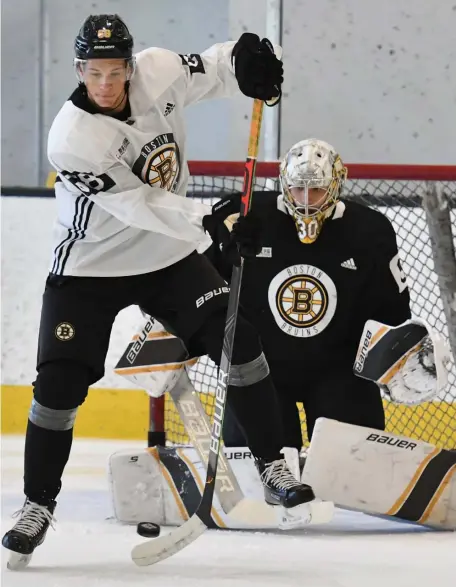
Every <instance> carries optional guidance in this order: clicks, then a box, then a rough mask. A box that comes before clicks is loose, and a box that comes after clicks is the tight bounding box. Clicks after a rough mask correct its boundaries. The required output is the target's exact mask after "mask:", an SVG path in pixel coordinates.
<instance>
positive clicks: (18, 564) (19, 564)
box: [6, 550, 32, 571]
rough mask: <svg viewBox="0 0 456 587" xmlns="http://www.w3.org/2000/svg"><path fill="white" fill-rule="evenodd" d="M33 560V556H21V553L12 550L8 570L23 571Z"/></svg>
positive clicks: (7, 565) (7, 564)
mask: <svg viewBox="0 0 456 587" xmlns="http://www.w3.org/2000/svg"><path fill="white" fill-rule="evenodd" d="M31 560H32V555H31V554H21V553H20V552H13V551H11V550H10V555H9V559H8V562H7V563H6V568H7V569H9V570H10V571H22V570H23V569H25V567H27V566H28V564H29V562H30V561H31Z"/></svg>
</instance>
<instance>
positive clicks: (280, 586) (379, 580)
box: [0, 437, 456, 587]
mask: <svg viewBox="0 0 456 587" xmlns="http://www.w3.org/2000/svg"><path fill="white" fill-rule="evenodd" d="M135 446H136V447H139V446H141V443H129V444H128V446H127V445H125V444H123V443H121V442H119V441H110V442H106V441H93V440H91V441H83V440H77V441H76V442H75V443H74V450H73V454H72V457H71V458H70V462H69V464H68V467H67V470H66V473H65V476H64V483H63V490H62V493H61V495H60V497H59V503H58V507H57V510H56V517H57V520H58V522H57V527H56V531H52V530H50V531H49V533H48V537H47V539H46V542H45V543H44V544H43V545H42V546H41V547H39V548H38V549H37V551H36V553H35V555H34V558H33V560H32V564H31V566H30V567H29V568H28V570H27V571H26V572H22V573H12V572H10V571H7V570H5V551H4V550H3V551H2V571H1V581H0V583H1V585H2V586H4V587H29V586H30V587H62V586H65V587H120V586H121V585H122V586H123V585H128V586H131V587H137V586H138V587H139V586H144V587H180V586H182V587H184V586H185V587H257V586H259V585H261V586H264V587H366V586H369V587H422V586H423V587H425V586H429V585H436V586H437V585H438V587H454V568H455V567H454V553H455V552H456V533H454V532H434V531H430V530H427V529H424V528H419V527H417V526H411V525H406V524H401V523H396V522H389V521H386V520H381V519H377V518H371V517H368V516H364V515H362V514H355V513H351V512H342V511H338V512H337V515H336V517H335V519H334V521H333V522H331V524H328V525H327V526H326V527H324V528H319V529H315V528H308V529H306V531H305V532H302V531H301V532H298V531H294V532H291V533H286V534H285V533H283V532H280V531H275V532H269V533H265V532H232V531H208V532H206V533H205V534H204V535H203V536H202V537H201V538H200V539H198V540H197V541H196V542H195V543H194V544H193V545H191V546H189V547H188V548H187V549H185V550H184V551H182V552H181V553H179V554H178V555H176V556H175V557H172V558H171V559H168V560H167V561H164V562H162V563H159V564H157V565H155V566H153V567H144V568H138V567H136V566H135V565H134V564H133V563H132V562H131V560H130V558H129V555H130V549H131V547H132V546H133V545H135V544H137V543H138V542H139V541H141V540H142V539H141V538H140V537H139V536H137V535H136V532H135V528H134V527H133V526H123V525H118V524H116V523H115V522H114V521H113V520H112V519H110V516H111V515H112V513H111V508H110V504H109V496H108V490H107V481H106V465H107V459H108V456H109V455H110V454H111V453H112V452H114V451H116V450H120V449H123V448H128V447H131V448H134V447H135ZM1 450H2V454H1V456H2V464H1V467H2V470H1V472H2V528H1V531H2V533H3V532H5V531H6V530H8V529H9V528H10V526H11V519H10V517H9V516H10V514H11V513H12V512H13V511H14V510H17V509H18V508H19V507H20V506H21V503H22V496H21V486H22V451H23V439H19V438H17V437H6V438H5V437H3V438H2V449H1ZM163 531H166V529H164V530H163Z"/></svg>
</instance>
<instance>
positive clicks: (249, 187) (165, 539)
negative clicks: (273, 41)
mask: <svg viewBox="0 0 456 587" xmlns="http://www.w3.org/2000/svg"><path fill="white" fill-rule="evenodd" d="M263 107H264V102H263V101H262V100H257V99H256V100H254V102H253V111H252V119H251V125H250V136H249V146H248V153H247V159H246V162H245V167H244V185H243V192H242V196H241V210H240V214H241V216H245V215H246V214H247V212H248V211H249V209H250V204H251V200H252V192H253V182H254V178H255V167H256V160H257V157H258V144H259V138H260V131H261V122H262V118H263ZM242 271H243V259H242V257H241V264H240V266H239V267H233V274H232V278H231V286H230V295H229V299H228V309H227V314H226V323H225V333H224V336H223V348H222V355H221V361H220V367H219V373H218V380H217V390H216V396H215V410H214V421H213V424H212V433H211V444H210V448H209V458H208V462H207V474H206V483H205V486H204V491H203V496H202V498H201V502H200V504H199V506H198V509H197V510H196V512H195V513H194V514H193V516H192V517H191V518H190V519H189V520H187V522H184V524H182V526H179V528H177V529H176V530H173V531H171V532H170V533H169V534H167V535H165V536H159V537H158V538H155V539H152V540H148V541H147V542H143V543H142V544H138V545H137V546H135V547H134V548H133V550H132V552H131V557H132V559H133V561H134V562H135V563H136V564H137V565H139V566H147V565H152V564H154V563H157V562H159V561H161V560H164V559H166V558H168V557H170V556H172V555H173V554H175V553H176V552H179V551H180V550H182V549H183V548H185V547H186V546H187V545H188V544H191V543H192V542H193V541H194V540H196V539H197V538H199V536H201V534H203V532H204V531H205V530H206V529H207V527H208V523H209V519H210V516H211V510H212V500H213V497H214V490H215V478H216V474H217V464H218V459H219V450H220V439H221V434H222V426H223V418H224V413H225V403H226V392H227V387H228V375H229V371H230V366H231V357H232V351H233V343H234V333H235V328H236V320H237V313H238V307H239V296H240V290H241V279H242ZM242 509H244V500H241V501H240V502H239V503H238V504H237V505H236V506H235V507H234V508H233V510H232V513H233V514H240V513H241V510H242ZM235 510H237V512H235Z"/></svg>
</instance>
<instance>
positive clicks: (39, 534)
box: [2, 499, 56, 571]
mask: <svg viewBox="0 0 456 587" xmlns="http://www.w3.org/2000/svg"><path fill="white" fill-rule="evenodd" d="M55 506H56V502H55V501H51V502H49V504H48V505H47V506H45V505H39V504H37V503H34V502H32V501H30V500H29V499H26V500H25V503H24V506H23V508H22V509H21V510H19V512H17V514H16V515H19V516H20V518H19V520H18V521H17V522H16V524H15V525H14V527H13V528H12V529H11V530H9V531H8V532H7V533H6V534H5V536H3V540H2V545H3V546H4V548H6V549H7V550H9V551H10V556H9V560H8V563H7V567H8V569H10V570H12V571H18V570H21V569H24V568H25V567H26V566H27V565H28V564H29V563H30V561H31V559H32V555H33V552H34V550H35V548H36V547H37V546H39V545H40V544H42V543H43V542H44V539H45V537H46V532H47V530H48V528H49V526H50V525H52V522H53V521H54V516H53V513H54V509H55Z"/></svg>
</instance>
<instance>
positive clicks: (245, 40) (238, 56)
mask: <svg viewBox="0 0 456 587" xmlns="http://www.w3.org/2000/svg"><path fill="white" fill-rule="evenodd" d="M231 59H232V60H234V71H235V74H236V79H237V81H238V84H239V89H240V90H241V92H242V93H243V94H245V95H246V96H249V97H250V98H258V99H259V100H271V99H272V98H277V97H279V96H280V93H281V89H280V88H281V85H282V83H283V64H282V61H281V60H280V59H277V57H276V56H275V55H274V52H273V49H272V45H271V43H270V41H269V40H268V39H263V40H262V41H260V37H259V36H258V35H255V34H253V33H244V34H243V35H242V36H241V37H240V39H239V41H238V42H237V43H236V45H235V46H234V47H233V51H232V53H231Z"/></svg>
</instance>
